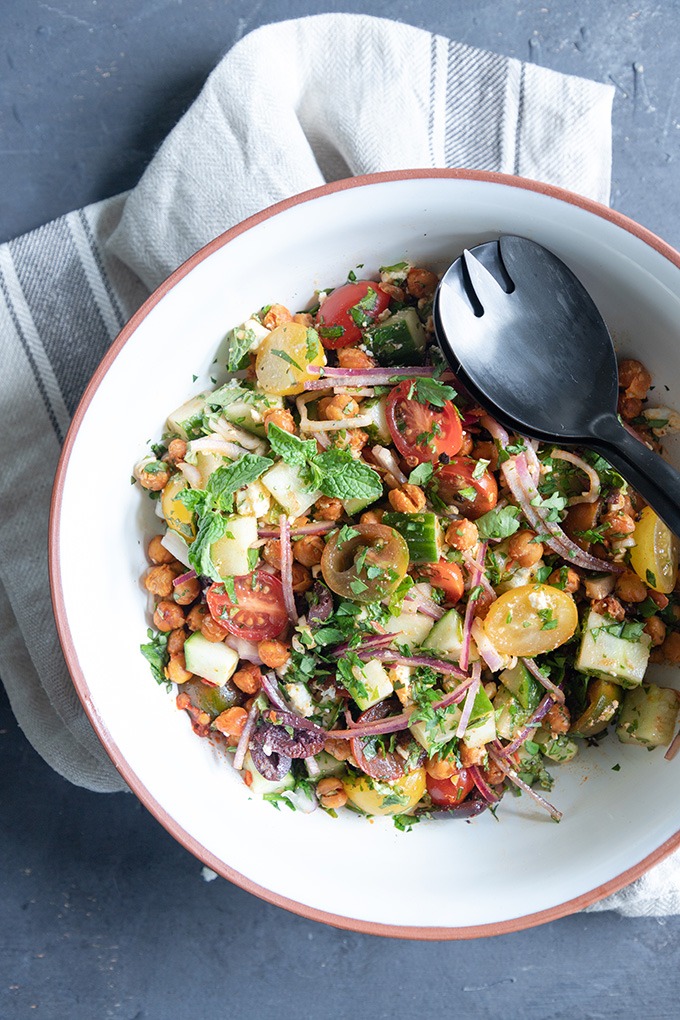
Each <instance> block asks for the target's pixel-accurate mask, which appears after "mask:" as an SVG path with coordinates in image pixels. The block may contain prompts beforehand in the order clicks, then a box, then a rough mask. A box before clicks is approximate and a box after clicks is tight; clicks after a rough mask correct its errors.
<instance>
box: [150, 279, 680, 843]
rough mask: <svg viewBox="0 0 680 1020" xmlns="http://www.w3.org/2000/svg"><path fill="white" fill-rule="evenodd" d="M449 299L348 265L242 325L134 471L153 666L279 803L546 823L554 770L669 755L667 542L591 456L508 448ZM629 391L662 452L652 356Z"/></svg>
mask: <svg viewBox="0 0 680 1020" xmlns="http://www.w3.org/2000/svg"><path fill="white" fill-rule="evenodd" d="M376 275H377V274H376ZM437 284H438V277H437V275H436V274H435V273H433V272H431V271H430V270H428V269H425V268H421V267H418V266H413V265H411V264H409V263H408V262H399V263H397V264H396V265H392V266H387V267H383V268H382V269H381V270H380V273H379V276H378V278H377V279H368V278H366V279H364V278H358V277H357V275H356V273H355V272H350V274H349V276H348V278H347V280H346V281H345V282H344V283H340V284H339V285H338V286H337V287H335V288H334V289H330V288H329V289H328V290H325V291H323V292H317V293H316V295H315V298H314V301H313V303H312V304H311V305H310V307H309V308H307V309H305V310H304V311H299V312H293V311H291V310H290V309H288V308H286V307H284V306H283V305H280V304H273V305H267V306H265V307H263V308H261V309H260V310H259V311H257V312H255V313H254V314H253V315H252V316H251V317H250V318H248V319H247V320H246V321H245V322H244V323H242V324H241V325H239V326H237V327H236V328H234V329H232V330H231V332H230V333H229V335H228V345H227V351H228V353H227V357H226V364H224V365H220V366H219V368H220V370H222V371H223V372H224V377H225V378H226V380H227V381H226V382H224V383H222V384H221V385H217V383H215V384H214V388H213V389H212V390H209V391H205V392H201V393H200V394H198V395H197V396H194V397H192V398H191V399H189V400H188V401H187V402H186V403H185V404H183V405H182V406H181V407H179V408H178V409H177V410H175V411H173V412H172V413H171V414H170V415H169V416H168V419H167V423H166V428H165V431H164V434H163V436H162V439H161V441H160V442H159V443H157V444H155V445H154V446H153V447H152V450H151V452H150V453H149V454H148V455H147V456H145V457H143V458H142V459H141V460H140V461H139V463H138V464H137V465H136V467H135V471H134V479H133V480H134V481H136V482H138V483H139V484H140V485H141V487H142V488H143V489H145V490H146V491H147V493H148V495H149V496H150V497H151V498H152V499H154V500H156V501H157V502H156V513H157V515H158V517H159V518H160V520H161V521H162V528H159V534H158V535H156V536H155V537H154V538H152V540H151V542H150V544H149V546H148V558H149V560H150V564H151V565H150V567H149V569H148V570H147V572H146V574H145V576H144V579H143V583H144V586H145V588H146V589H147V591H148V592H149V593H150V598H151V599H152V603H153V605H152V610H151V611H152V614H153V627H152V628H150V629H149V631H148V641H147V642H146V643H145V644H143V645H142V648H141V650H142V653H143V654H144V656H145V657H146V659H147V660H148V662H149V664H150V666H151V670H152V673H153V675H154V677H155V678H156V680H157V681H158V682H159V683H166V684H167V685H168V689H169V690H172V691H173V692H174V693H175V695H176V704H177V707H178V709H180V710H182V711H183V712H185V713H186V715H187V716H188V720H189V722H190V724H191V726H192V727H193V730H194V732H195V733H196V734H197V735H198V736H199V737H210V738H211V739H212V740H213V741H215V742H217V743H218V744H220V745H221V746H222V747H223V748H225V749H226V750H227V751H228V753H229V755H230V756H231V761H232V763H233V767H234V769H236V770H237V771H238V772H239V773H240V774H241V776H242V777H243V780H244V783H245V784H246V786H247V787H248V788H249V791H250V793H251V794H258V795H261V796H263V797H264V798H266V799H268V800H270V801H273V802H274V803H275V805H276V806H277V807H279V806H280V804H282V803H283V804H286V805H287V806H289V807H293V808H300V809H302V810H304V811H309V810H313V809H314V808H316V807H317V806H320V807H321V808H323V809H324V810H326V811H327V812H329V813H331V814H335V813H336V812H337V811H338V810H339V809H341V808H349V809H351V810H354V811H356V812H359V813H362V814H365V815H370V816H373V815H391V816H393V818H394V821H395V824H396V825H397V827H398V828H401V829H404V828H409V827H410V826H411V825H412V824H413V823H414V822H415V821H417V820H418V819H419V818H420V817H421V816H423V815H426V816H427V815H436V816H440V815H442V816H447V817H470V816H471V815H474V814H477V813H479V812H481V811H483V810H485V809H486V808H489V809H491V810H492V811H495V809H496V807H497V805H498V803H499V801H500V800H501V798H502V797H503V795H504V793H505V792H506V791H508V790H511V791H513V792H514V793H517V794H519V793H523V794H525V795H527V796H529V797H531V798H533V800H534V801H535V802H536V804H537V806H538V807H540V808H542V809H543V810H545V811H547V812H548V813H549V815H550V816H551V817H552V818H553V819H555V820H556V821H559V819H560V818H561V812H560V811H559V809H558V808H557V807H555V806H554V805H553V804H551V803H550V802H549V801H548V800H547V799H546V797H545V794H546V793H547V792H548V791H549V790H550V789H551V786H552V783H553V779H552V776H551V772H550V769H551V768H552V766H554V765H556V766H559V764H560V763H563V762H567V761H570V760H571V759H572V758H574V756H575V755H576V754H577V753H579V750H580V749H583V748H584V747H585V745H588V744H592V743H594V742H598V741H599V740H601V739H602V738H604V737H607V738H608V739H616V738H618V740H620V741H622V742H624V743H627V744H636V745H638V746H640V747H643V748H647V749H651V748H655V747H658V746H666V745H669V746H668V750H667V752H666V757H672V756H673V754H674V753H675V752H676V750H677V749H678V745H679V743H680V741H679V739H678V737H674V733H675V728H676V724H677V716H678V708H679V705H680V701H679V697H678V695H677V694H676V691H675V690H673V689H671V688H666V687H662V686H659V685H658V684H656V683H654V682H653V681H652V680H650V679H649V677H648V675H647V670H648V664H649V662H650V661H652V662H654V661H667V662H672V663H677V662H680V595H679V594H678V592H677V591H676V578H677V564H678V544H677V541H676V539H675V537H674V536H673V535H672V534H671V533H670V531H669V530H668V528H667V527H666V526H665V524H663V522H662V521H661V520H660V519H659V518H658V517H657V515H656V514H655V513H654V511H653V510H652V509H651V507H649V506H647V505H645V503H644V501H643V500H642V498H641V497H640V496H639V495H638V494H637V493H636V492H634V491H633V490H632V489H631V488H630V487H629V486H628V485H627V484H626V482H625V481H624V479H623V478H622V477H621V476H620V475H619V474H618V473H617V472H616V471H615V470H614V469H613V468H612V467H611V465H609V464H608V463H607V462H606V461H605V460H604V459H603V458H602V457H601V456H599V455H598V454H596V453H594V452H593V451H589V450H586V449H583V450H565V449H560V448H557V447H552V446H550V445H546V444H539V443H536V442H533V441H530V440H527V439H523V438H522V437H520V436H517V435H508V433H507V432H506V431H505V430H504V429H503V428H502V427H501V426H500V425H499V424H498V423H497V422H496V421H494V420H493V419H492V418H491V417H490V416H489V415H488V414H487V413H486V411H485V409H484V408H483V407H480V406H479V405H477V404H475V403H474V402H473V401H472V400H471V398H470V397H469V396H468V395H466V393H465V392H464V390H463V389H462V387H461V386H460V385H459V384H458V382H457V381H456V379H455V378H454V377H453V375H452V373H451V372H450V371H449V370H448V368H447V366H446V365H445V364H444V362H443V360H442V357H441V355H440V353H439V350H438V347H437V345H436V341H435V337H434V331H433V323H432V315H431V309H432V300H433V296H434V293H435V290H436V287H437ZM619 384H620V400H619V414H620V416H621V418H622V420H623V421H624V422H625V423H626V424H627V427H629V428H630V429H631V430H633V431H634V432H635V433H636V434H637V436H638V438H639V439H640V441H642V442H645V443H647V444H648V445H650V446H652V447H654V448H658V447H659V443H660V441H661V439H662V437H663V436H664V435H665V434H666V433H667V432H669V431H675V430H677V429H678V426H679V425H680V420H678V416H677V415H676V414H675V412H674V411H672V410H671V409H669V408H666V407H651V406H649V404H648V395H649V390H650V386H651V378H650V375H649V373H648V372H647V370H646V369H645V367H644V366H643V365H642V364H641V363H640V362H638V361H634V360H632V359H626V360H623V361H621V362H620V365H619ZM678 587H680V586H678ZM585 753H587V748H586V751H585Z"/></svg>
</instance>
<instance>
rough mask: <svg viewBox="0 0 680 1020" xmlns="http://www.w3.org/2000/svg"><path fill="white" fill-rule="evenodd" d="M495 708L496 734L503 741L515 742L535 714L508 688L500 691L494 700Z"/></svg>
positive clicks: (502, 688)
mask: <svg viewBox="0 0 680 1020" xmlns="http://www.w3.org/2000/svg"><path fill="white" fill-rule="evenodd" d="M493 707H494V713H495V717H496V732H497V733H498V736H499V737H502V738H503V740H514V739H515V737H516V736H518V735H519V733H520V732H521V730H522V728H523V727H524V726H526V724H527V722H528V721H529V719H530V718H531V714H532V712H533V709H531V708H524V707H523V706H522V705H521V704H520V702H519V701H518V700H517V698H515V697H514V695H513V694H512V693H511V692H510V691H509V690H508V688H507V687H501V688H500V689H499V691H498V693H497V695H496V697H495V698H494V699H493Z"/></svg>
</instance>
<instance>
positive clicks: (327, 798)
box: [316, 776, 347, 809]
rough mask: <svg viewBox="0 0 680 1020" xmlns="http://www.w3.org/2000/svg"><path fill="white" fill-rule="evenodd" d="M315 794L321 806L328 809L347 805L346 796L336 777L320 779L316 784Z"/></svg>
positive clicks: (339, 780) (340, 781) (340, 782)
mask: <svg viewBox="0 0 680 1020" xmlns="http://www.w3.org/2000/svg"><path fill="white" fill-rule="evenodd" d="M316 792H317V794H318V795H319V800H320V802H321V806H322V807H325V808H327V809H329V808H341V807H344V806H345V804H346V803H347V794H346V793H345V790H344V787H343V785H342V780H341V779H338V778H337V777H336V776H327V777H326V778H325V779H320V780H319V782H318V783H317V784H316Z"/></svg>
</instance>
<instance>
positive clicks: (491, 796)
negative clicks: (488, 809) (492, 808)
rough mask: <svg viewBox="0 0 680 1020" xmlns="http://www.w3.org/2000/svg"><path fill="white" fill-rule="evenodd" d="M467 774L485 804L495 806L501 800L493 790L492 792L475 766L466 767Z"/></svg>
mask: <svg viewBox="0 0 680 1020" xmlns="http://www.w3.org/2000/svg"><path fill="white" fill-rule="evenodd" d="M468 774H469V775H470V776H471V777H472V782H473V783H474V784H475V786H476V787H477V789H478V790H479V792H480V793H481V795H482V797H483V798H484V800H485V801H486V802H487V804H497V803H498V801H499V800H500V799H501V798H500V797H499V796H498V794H497V793H496V792H495V790H492V789H491V787H490V786H489V784H488V783H487V781H486V779H485V778H484V776H483V775H482V770H481V769H480V768H479V766H477V765H469V766H468Z"/></svg>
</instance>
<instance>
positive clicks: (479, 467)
mask: <svg viewBox="0 0 680 1020" xmlns="http://www.w3.org/2000/svg"><path fill="white" fill-rule="evenodd" d="M490 463H491V462H490V461H488V460H483V459H482V458H481V457H480V458H479V460H478V461H477V463H476V464H475V469H474V471H473V472H472V477H473V478H474V479H475V481H479V479H480V478H482V477H483V475H484V472H485V471H486V469H487V468H488V466H489V464H490Z"/></svg>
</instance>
